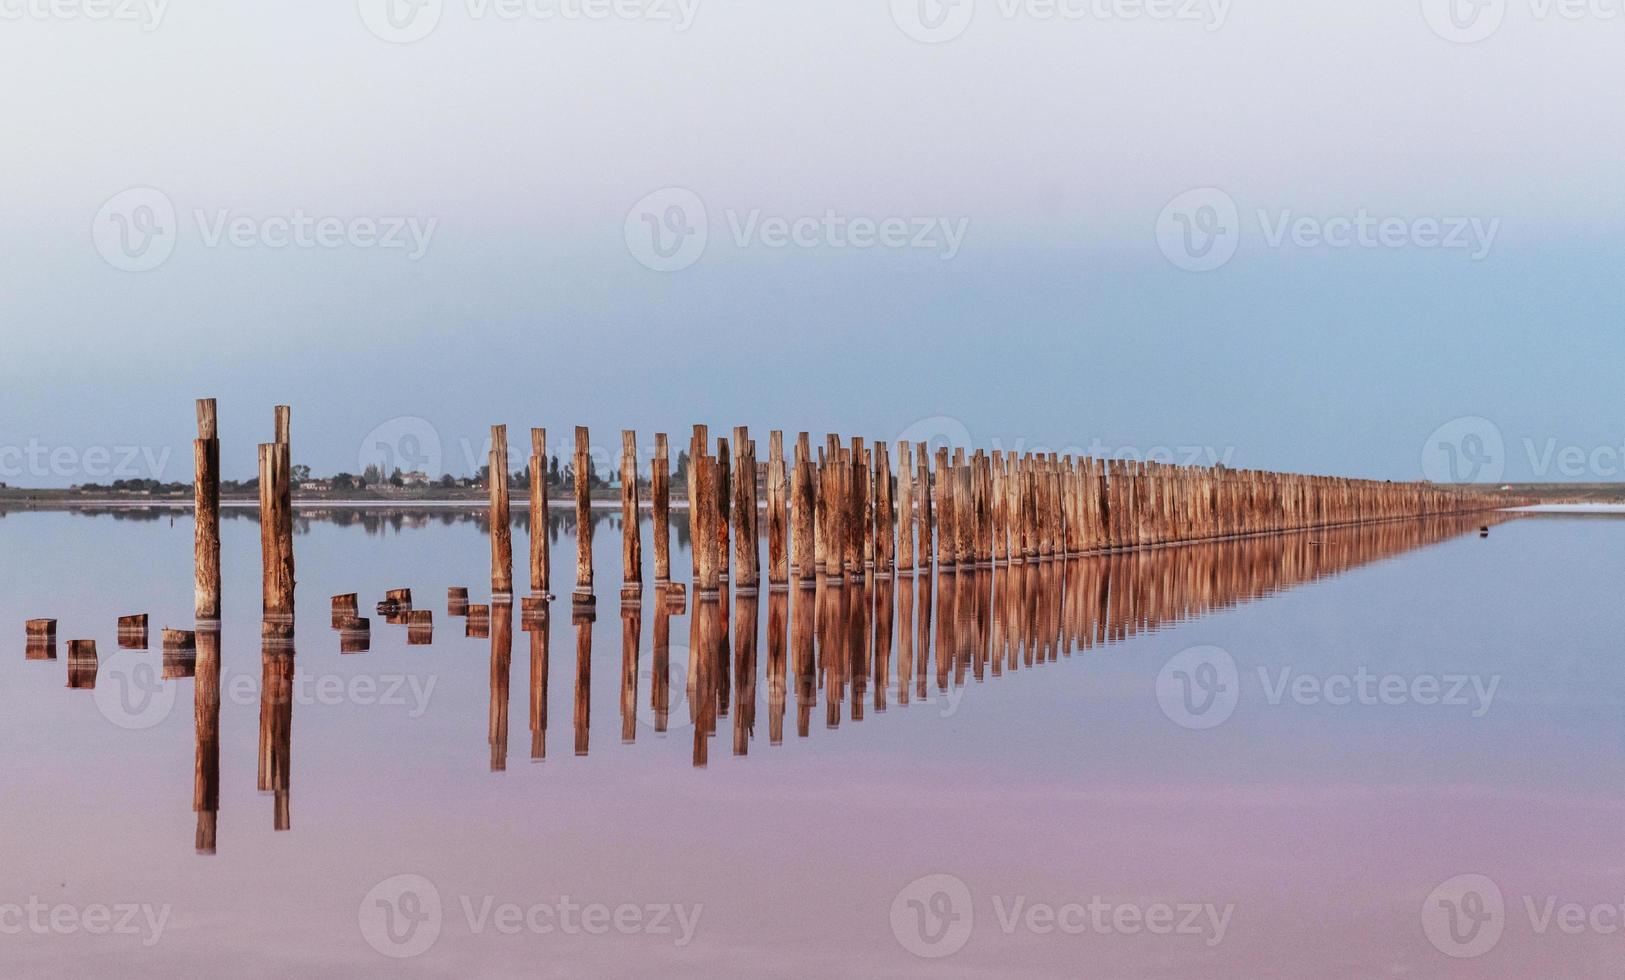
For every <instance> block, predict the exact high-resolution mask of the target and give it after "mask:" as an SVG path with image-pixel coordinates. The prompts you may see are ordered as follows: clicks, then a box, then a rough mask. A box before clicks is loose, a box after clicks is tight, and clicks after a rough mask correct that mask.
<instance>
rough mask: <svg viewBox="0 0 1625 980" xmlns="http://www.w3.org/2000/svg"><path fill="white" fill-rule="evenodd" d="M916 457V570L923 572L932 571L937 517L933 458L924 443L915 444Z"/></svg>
mask: <svg viewBox="0 0 1625 980" xmlns="http://www.w3.org/2000/svg"><path fill="white" fill-rule="evenodd" d="M914 457H915V459H916V461H917V465H918V466H919V472H918V474H917V475H918V477H919V479H918V480H916V481H915V485H914V495H915V496H916V497H917V498H919V501H920V531H919V539H918V542H917V545H918V547H919V557H918V558H917V559H916V561H915V563H914V565H915V568H916V569H917V570H919V571H921V572H926V573H929V572H930V571H931V554H932V545H931V539H932V536H933V535H934V534H935V533H936V517H935V516H934V511H933V509H932V499H933V498H932V495H931V457H930V455H929V453H928V450H927V449H926V444H925V443H923V442H919V443H915V444H914Z"/></svg>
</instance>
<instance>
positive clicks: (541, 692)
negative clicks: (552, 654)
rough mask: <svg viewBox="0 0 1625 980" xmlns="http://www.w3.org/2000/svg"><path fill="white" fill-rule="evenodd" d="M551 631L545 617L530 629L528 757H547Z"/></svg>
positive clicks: (537, 758) (539, 758) (536, 758)
mask: <svg viewBox="0 0 1625 980" xmlns="http://www.w3.org/2000/svg"><path fill="white" fill-rule="evenodd" d="M550 632H551V628H550V624H549V622H548V621H547V619H545V618H544V619H543V620H542V621H541V622H539V623H537V624H536V625H535V626H534V628H532V629H531V631H530V757H531V758H532V759H535V760H541V759H545V758H547V668H548V663H547V656H548V649H547V648H548V641H549V640H550V639H551V637H550V636H549V634H550Z"/></svg>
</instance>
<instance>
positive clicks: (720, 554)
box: [712, 437, 733, 582]
mask: <svg viewBox="0 0 1625 980" xmlns="http://www.w3.org/2000/svg"><path fill="white" fill-rule="evenodd" d="M716 464H717V482H716V488H715V489H716V494H715V495H714V496H713V498H712V502H713V503H714V504H716V508H717V520H716V524H714V525H713V526H712V529H713V531H714V532H715V533H716V536H717V578H718V579H719V580H720V581H723V582H726V581H728V580H729V578H730V577H731V576H730V575H729V574H728V569H729V565H730V563H731V562H732V560H733V556H732V554H731V553H730V552H729V550H728V525H729V523H730V516H731V514H730V512H731V510H732V505H733V454H732V453H731V452H729V450H728V440H727V439H726V438H722V437H718V438H717V454H716Z"/></svg>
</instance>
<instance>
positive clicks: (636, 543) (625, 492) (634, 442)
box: [621, 429, 643, 602]
mask: <svg viewBox="0 0 1625 980" xmlns="http://www.w3.org/2000/svg"><path fill="white" fill-rule="evenodd" d="M642 596H643V538H642V535H641V531H640V529H639V527H638V434H637V433H636V432H634V431H633V430H631V429H623V430H621V601H622V602H636V601H638V599H639V598H641V597H642Z"/></svg>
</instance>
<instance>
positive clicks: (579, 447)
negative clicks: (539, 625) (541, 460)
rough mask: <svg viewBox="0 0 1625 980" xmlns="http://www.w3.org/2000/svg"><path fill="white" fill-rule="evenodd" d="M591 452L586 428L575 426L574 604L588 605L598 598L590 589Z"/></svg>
mask: <svg viewBox="0 0 1625 980" xmlns="http://www.w3.org/2000/svg"><path fill="white" fill-rule="evenodd" d="M591 459H592V450H591V448H590V447H589V446H588V439H587V427H586V426H584V425H578V426H576V453H575V461H574V468H575V495H576V589H575V595H574V597H573V598H574V599H575V602H576V604H578V605H584V606H590V605H593V604H595V603H597V601H598V598H597V596H595V595H594V594H593V590H592V484H591V480H590V479H589V478H588V472H589V470H590V468H591Z"/></svg>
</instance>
